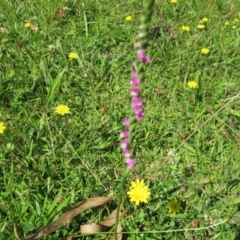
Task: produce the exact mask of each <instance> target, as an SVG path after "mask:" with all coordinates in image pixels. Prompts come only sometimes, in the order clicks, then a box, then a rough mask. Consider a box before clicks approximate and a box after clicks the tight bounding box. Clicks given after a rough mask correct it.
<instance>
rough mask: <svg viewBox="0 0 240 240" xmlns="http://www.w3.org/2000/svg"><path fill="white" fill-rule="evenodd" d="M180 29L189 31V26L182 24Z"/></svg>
mask: <svg viewBox="0 0 240 240" xmlns="http://www.w3.org/2000/svg"><path fill="white" fill-rule="evenodd" d="M182 30H183V31H187V32H189V31H190V27H189V26H182Z"/></svg>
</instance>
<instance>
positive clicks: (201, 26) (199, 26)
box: [197, 24, 205, 29]
mask: <svg viewBox="0 0 240 240" xmlns="http://www.w3.org/2000/svg"><path fill="white" fill-rule="evenodd" d="M197 28H198V29H204V28H205V25H203V24H199V25H197Z"/></svg>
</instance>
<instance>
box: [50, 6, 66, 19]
mask: <svg viewBox="0 0 240 240" xmlns="http://www.w3.org/2000/svg"><path fill="white" fill-rule="evenodd" d="M67 9H68V8H67V7H62V8H61V9H59V10H58V12H57V13H56V14H55V16H54V17H53V20H56V19H58V18H60V17H61V16H62V15H63V14H64V12H65V11H66V10H67Z"/></svg>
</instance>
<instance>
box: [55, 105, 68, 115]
mask: <svg viewBox="0 0 240 240" xmlns="http://www.w3.org/2000/svg"><path fill="white" fill-rule="evenodd" d="M69 112H70V108H69V107H68V106H66V105H59V106H58V107H56V113H57V114H60V115H62V116H63V115H65V114H67V113H69Z"/></svg>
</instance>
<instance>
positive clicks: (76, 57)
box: [68, 52, 78, 59]
mask: <svg viewBox="0 0 240 240" xmlns="http://www.w3.org/2000/svg"><path fill="white" fill-rule="evenodd" d="M68 57H69V58H70V59H78V54H77V53H75V52H71V53H69V54H68Z"/></svg>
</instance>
